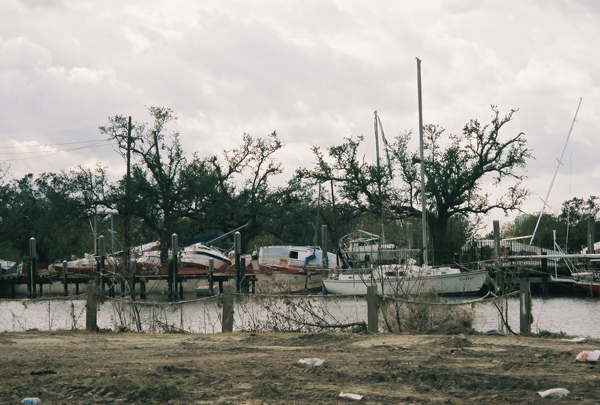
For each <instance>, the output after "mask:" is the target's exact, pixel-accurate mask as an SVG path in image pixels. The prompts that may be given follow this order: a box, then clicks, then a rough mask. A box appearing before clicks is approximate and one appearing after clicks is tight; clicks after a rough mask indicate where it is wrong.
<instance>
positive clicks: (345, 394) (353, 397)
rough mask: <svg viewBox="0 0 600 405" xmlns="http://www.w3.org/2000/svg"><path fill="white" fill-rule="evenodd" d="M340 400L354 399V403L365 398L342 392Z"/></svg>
mask: <svg viewBox="0 0 600 405" xmlns="http://www.w3.org/2000/svg"><path fill="white" fill-rule="evenodd" d="M340 398H346V399H352V400H354V401H360V400H361V399H362V398H363V396H362V395H358V394H350V393H349V392H340Z"/></svg>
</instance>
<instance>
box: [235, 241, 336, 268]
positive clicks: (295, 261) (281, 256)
mask: <svg viewBox="0 0 600 405" xmlns="http://www.w3.org/2000/svg"><path fill="white" fill-rule="evenodd" d="M327 258H328V263H329V267H335V266H337V257H336V255H335V254H334V253H329V252H328V253H327ZM322 261H323V252H322V250H321V248H320V247H319V246H263V247H261V248H260V249H258V251H255V252H254V253H253V254H252V262H251V264H250V265H248V266H247V272H248V273H255V274H257V273H275V274H276V273H281V274H317V273H321V272H322V271H323V266H322Z"/></svg>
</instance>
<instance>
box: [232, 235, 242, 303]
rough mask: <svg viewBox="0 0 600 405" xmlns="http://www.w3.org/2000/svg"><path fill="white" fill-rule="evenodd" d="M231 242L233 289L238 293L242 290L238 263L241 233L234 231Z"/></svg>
mask: <svg viewBox="0 0 600 405" xmlns="http://www.w3.org/2000/svg"><path fill="white" fill-rule="evenodd" d="M233 244H234V249H235V291H236V292H238V293H240V292H242V291H241V287H242V285H241V281H242V263H240V257H241V254H242V235H241V234H240V233H239V232H236V233H235V234H234V235H233Z"/></svg>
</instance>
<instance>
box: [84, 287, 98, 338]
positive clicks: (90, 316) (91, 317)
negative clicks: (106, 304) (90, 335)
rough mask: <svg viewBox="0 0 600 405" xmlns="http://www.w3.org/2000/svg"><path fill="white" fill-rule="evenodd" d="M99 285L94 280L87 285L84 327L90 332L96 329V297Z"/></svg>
mask: <svg viewBox="0 0 600 405" xmlns="http://www.w3.org/2000/svg"><path fill="white" fill-rule="evenodd" d="M99 289H100V287H99V286H98V285H97V284H96V283H95V282H90V283H89V284H88V286H87V302H86V304H85V329H86V330H87V331H90V332H95V331H97V330H98V322H97V320H98V297H99V295H100V292H99Z"/></svg>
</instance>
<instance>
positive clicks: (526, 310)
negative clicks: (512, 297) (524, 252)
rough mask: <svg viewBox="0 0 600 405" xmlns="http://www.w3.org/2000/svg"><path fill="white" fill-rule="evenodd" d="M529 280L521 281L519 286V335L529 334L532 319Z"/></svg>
mask: <svg viewBox="0 0 600 405" xmlns="http://www.w3.org/2000/svg"><path fill="white" fill-rule="evenodd" d="M529 287H530V282H529V279H526V278H524V279H521V285H520V290H521V291H520V297H521V308H520V309H521V311H520V326H521V334H522V335H529V334H531V323H532V321H533V317H532V315H531V290H530V288H529Z"/></svg>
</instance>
